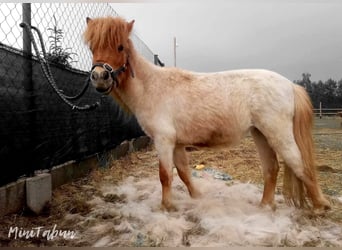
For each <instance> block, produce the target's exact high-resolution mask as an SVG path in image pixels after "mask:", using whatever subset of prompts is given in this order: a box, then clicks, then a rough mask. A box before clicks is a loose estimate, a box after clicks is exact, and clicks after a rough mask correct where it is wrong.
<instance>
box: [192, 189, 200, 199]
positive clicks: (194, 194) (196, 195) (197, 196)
mask: <svg viewBox="0 0 342 250" xmlns="http://www.w3.org/2000/svg"><path fill="white" fill-rule="evenodd" d="M190 197H191V198H193V199H200V198H202V193H201V192H199V191H194V192H191V193H190Z"/></svg>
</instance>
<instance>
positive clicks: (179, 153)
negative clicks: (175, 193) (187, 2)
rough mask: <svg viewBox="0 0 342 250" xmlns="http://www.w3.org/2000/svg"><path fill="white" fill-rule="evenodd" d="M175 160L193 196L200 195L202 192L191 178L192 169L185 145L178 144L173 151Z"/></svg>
mask: <svg viewBox="0 0 342 250" xmlns="http://www.w3.org/2000/svg"><path fill="white" fill-rule="evenodd" d="M173 161H174V163H175V166H176V168H177V172H178V175H179V177H180V178H181V180H182V181H183V182H184V184H185V185H186V187H187V189H188V191H189V194H190V196H191V197H192V198H198V197H200V192H199V191H198V190H197V189H196V188H195V187H194V184H193V182H192V180H191V169H190V168H189V161H188V156H187V153H186V151H185V147H184V146H180V145H177V146H176V147H175V150H174V152H173Z"/></svg>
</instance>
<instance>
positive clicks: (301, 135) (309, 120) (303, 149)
mask: <svg viewBox="0 0 342 250" xmlns="http://www.w3.org/2000/svg"><path fill="white" fill-rule="evenodd" d="M294 101H295V110H294V118H293V134H294V138H295V142H296V144H297V146H298V149H299V151H300V155H301V159H302V166H303V172H302V173H301V174H299V175H298V173H297V174H295V172H294V171H293V170H294V169H293V166H289V165H288V163H287V162H286V161H285V169H284V183H283V184H284V186H283V194H284V197H285V200H286V201H287V202H288V203H290V204H294V205H295V206H296V207H307V206H308V203H307V199H306V194H307V195H308V196H309V198H310V199H311V201H312V204H313V206H314V208H324V209H327V208H330V203H329V202H328V201H327V200H326V199H325V198H324V196H323V194H322V191H321V189H320V187H319V184H318V180H317V176H316V169H315V159H314V142H313V138H312V124H313V113H312V108H313V107H312V104H311V101H310V98H309V96H308V94H307V93H306V91H305V89H304V88H302V87H301V86H298V85H294Z"/></svg>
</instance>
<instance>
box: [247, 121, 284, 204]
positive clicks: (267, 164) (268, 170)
mask: <svg viewBox="0 0 342 250" xmlns="http://www.w3.org/2000/svg"><path fill="white" fill-rule="evenodd" d="M251 134H252V136H253V139H254V142H255V144H256V147H257V151H258V153H259V156H260V161H261V166H262V172H263V176H264V192H263V196H262V200H261V203H260V205H261V206H270V207H271V209H272V210H275V209H276V205H275V203H274V193H275V188H276V183H277V175H278V171H279V165H278V160H277V155H276V153H275V151H274V150H273V149H272V148H271V146H270V145H269V144H268V142H267V140H266V137H265V136H264V135H263V134H262V133H261V132H260V131H259V130H258V129H257V128H253V129H252V130H251Z"/></svg>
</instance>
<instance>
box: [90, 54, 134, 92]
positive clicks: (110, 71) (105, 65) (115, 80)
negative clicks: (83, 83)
mask: <svg viewBox="0 0 342 250" xmlns="http://www.w3.org/2000/svg"><path fill="white" fill-rule="evenodd" d="M128 66H129V61H128V58H127V62H126V63H124V64H123V65H122V66H121V67H120V68H118V69H115V70H114V69H113V67H112V66H111V65H109V64H108V63H102V62H99V63H95V64H93V66H92V67H91V72H93V70H94V69H95V68H96V67H102V68H103V69H104V70H105V71H106V72H107V73H108V76H110V77H111V78H112V80H113V83H112V87H114V88H117V87H118V86H119V79H118V76H119V75H120V74H121V73H124V72H126V70H127V68H128ZM130 71H131V76H132V77H134V72H133V70H132V68H131V67H130ZM91 77H92V76H91ZM106 79H107V78H106ZM106 79H105V80H106ZM112 87H111V88H112ZM111 88H110V89H111ZM109 92H110V91H109Z"/></svg>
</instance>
